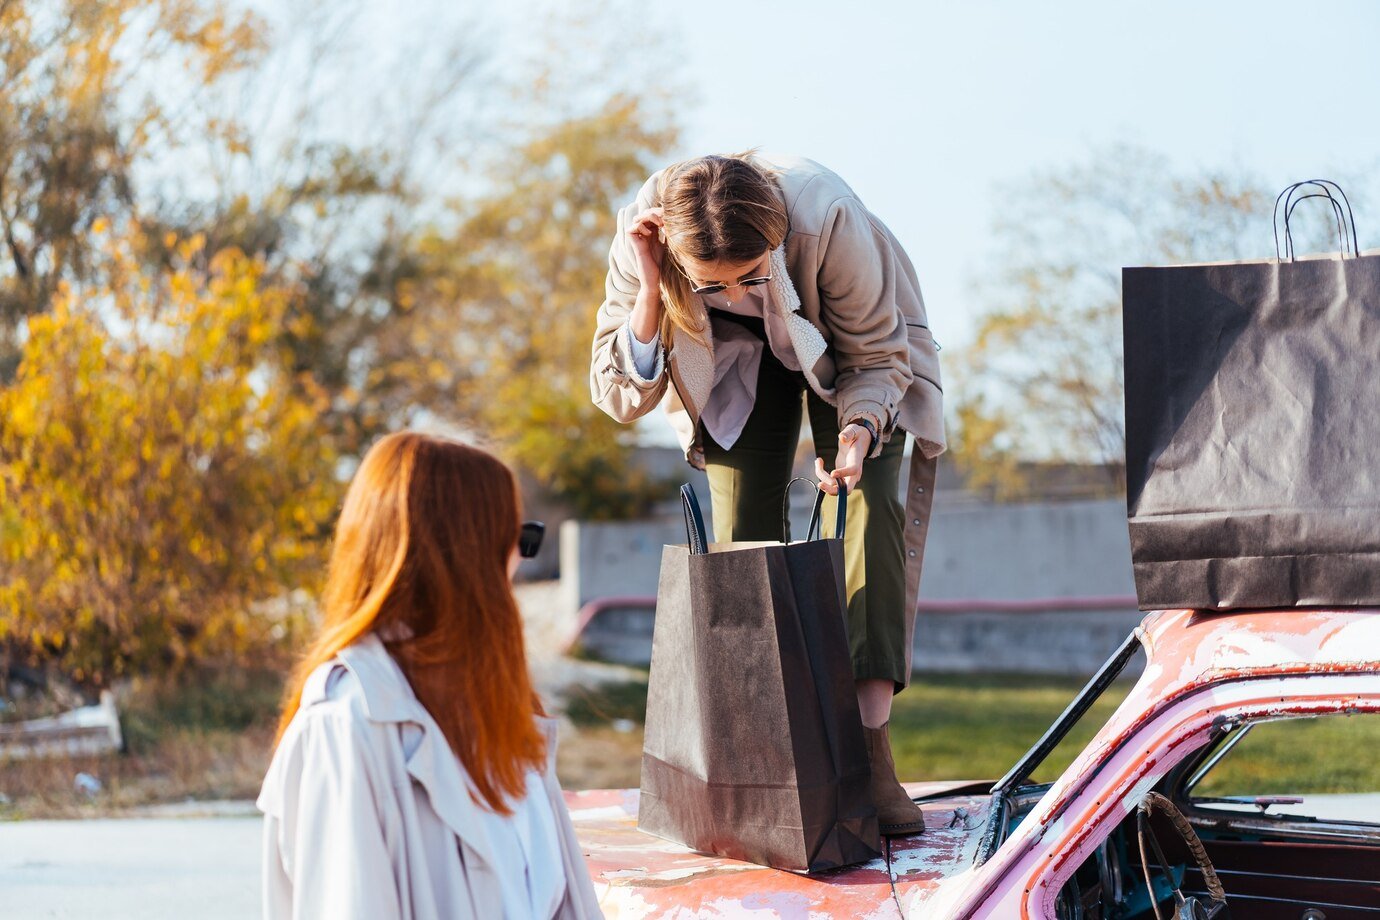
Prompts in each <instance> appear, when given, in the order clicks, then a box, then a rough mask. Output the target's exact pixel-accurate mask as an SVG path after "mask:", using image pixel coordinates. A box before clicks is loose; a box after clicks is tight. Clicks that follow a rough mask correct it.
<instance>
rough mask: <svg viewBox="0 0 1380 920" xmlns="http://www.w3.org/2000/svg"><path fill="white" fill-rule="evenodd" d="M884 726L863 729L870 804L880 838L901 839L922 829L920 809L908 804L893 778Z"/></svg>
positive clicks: (922, 817)
mask: <svg viewBox="0 0 1380 920" xmlns="http://www.w3.org/2000/svg"><path fill="white" fill-rule="evenodd" d="M890 724H891V723H890V722H888V723H886V724H885V725H883V726H882V727H881V728H868V727H867V726H863V734H864V736H866V738H867V759H868V760H870V761H871V762H872V785H871V789H872V801H873V802H874V803H875V804H876V806H877V823H878V824H879V825H880V826H881V830H882V836H883V837H904V836H907V835H909V834H918V833H920V832H921V831H923V830H924V829H925V815H924V813H923V812H921V811H920V806H919V805H916V804H915V803H914V802H912V801H911V800H910V796H909V795H907V794H906V790H904V789H902V788H901V781H900V780H898V779H897V778H896V764H895V763H894V762H893V761H892V759H891V737H890V735H889V733H888V732H887V726H888V725H890Z"/></svg>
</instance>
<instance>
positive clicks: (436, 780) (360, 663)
mask: <svg viewBox="0 0 1380 920" xmlns="http://www.w3.org/2000/svg"><path fill="white" fill-rule="evenodd" d="M335 663H336V664H338V665H343V666H344V667H345V668H346V669H347V670H349V672H350V673H351V674H352V675H354V678H355V680H356V681H357V682H358V684H359V688H360V695H361V697H362V700H363V705H364V712H365V715H366V716H367V717H368V718H369V720H370V721H371V722H380V723H407V724H404V725H403V726H402V728H401V732H402V737H403V738H407V737H408V735H409V734H410V733H416V732H420V737H414V738H413V739H412V740H413V741H415V744H414V745H407V744H405V745H404V747H405V749H406V747H409V746H410V747H411V753H410V754H406V759H407V772H408V775H410V776H411V777H412V778H413V779H414V780H415V781H416V782H417V783H419V784H420V785H421V786H422V788H424V789H425V790H426V793H427V799H428V801H429V803H430V805H431V808H432V810H434V811H435V812H436V815H437V816H438V817H439V818H440V819H441V820H442V821H443V822H444V823H445V825H446V826H447V827H448V828H450V830H451V832H452V833H454V834H455V836H456V837H458V838H460V839H461V840H463V841H464V842H465V844H466V846H468V847H469V849H470V850H472V851H473V852H474V853H475V854H476V855H477V856H479V857H480V858H481V859H483V860H484V861H485V862H488V863H489V864H490V865H491V866H492V865H493V856H492V852H493V851H492V847H491V846H490V845H489V837H488V833H487V831H486V830H485V823H484V821H483V820H482V818H483V816H482V815H481V814H480V807H481V806H480V805H479V804H478V803H477V802H476V801H475V798H474V795H473V791H472V789H471V786H470V781H469V776H468V775H467V774H466V773H465V768H464V767H463V766H462V765H461V763H460V761H459V759H458V758H457V757H456V756H455V753H454V751H452V750H451V747H450V744H449V742H447V741H446V737H445V735H444V734H443V733H442V732H441V727H440V726H439V725H438V724H436V720H435V719H433V718H432V717H431V714H430V713H429V712H427V710H426V707H425V706H423V705H422V703H421V701H420V700H418V699H417V696H416V694H415V693H413V692H412V686H411V684H409V683H408V681H407V675H405V674H404V673H403V670H402V668H401V667H400V666H399V665H398V663H397V661H395V660H394V658H393V656H392V655H390V654H389V653H388V650H387V649H386V648H384V645H383V642H382V641H381V640H380V639H379V637H378V636H376V635H374V634H373V633H367V634H366V635H364V636H362V637H360V638H359V639H357V640H356V641H355V642H354V643H353V644H351V645H348V646H346V647H345V648H343V649H341V650H340V651H339V652H337V653H336V661H335ZM330 671H331V668H330V667H323V668H318V669H317V672H316V673H314V674H313V675H312V676H311V678H309V679H308V681H307V685H306V686H305V687H304V688H303V691H302V702H303V705H304V706H305V705H308V704H309V703H310V702H312V701H314V700H315V699H320V698H322V697H324V696H325V690H326V680H327V678H328V677H329V673H330ZM318 675H319V679H318ZM313 682H316V684H315V685H313ZM534 718H535V719H536V722H537V727H538V728H539V729H540V730H541V732H542V734H543V735H544V737H545V738H546V772H547V775H548V776H550V775H552V773H553V771H554V770H555V762H556V727H557V722H556V720H555V719H550V718H545V717H541V716H537V717H534ZM548 785H549V784H548ZM494 868H495V869H497V867H494Z"/></svg>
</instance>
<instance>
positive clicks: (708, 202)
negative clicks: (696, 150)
mask: <svg viewBox="0 0 1380 920" xmlns="http://www.w3.org/2000/svg"><path fill="white" fill-rule="evenodd" d="M750 156H751V151H748V152H746V153H739V154H732V155H730V156H706V157H696V158H695V159H693V160H684V161H682V162H680V163H676V164H674V165H672V166H669V167H667V168H666V169H665V170H664V171H663V172H662V174H661V180H660V182H659V183H658V185H657V192H658V194H659V197H660V198H661V208H662V216H663V219H664V221H665V234H666V251H667V252H668V253H669V254H670V256H671V257H670V258H669V259H667V260H666V264H665V265H663V266H662V268H661V302H662V306H663V311H662V320H661V326H662V328H661V333H662V341H664V342H669V341H670V340H671V337H672V336H673V335H674V334H675V332H676V331H682V332H684V333H685V334H686V335H689V336H690V337H691V338H693V339H695V340H697V341H699V342H704V341H705V327H706V325H707V318H706V317H705V316H704V315H703V313H702V311H697V310H696V305H695V300H694V295H693V294H692V293H691V287H692V285H691V284H690V279H689V277H688V276H687V275H686V274H685V269H684V268H683V267H682V264H681V260H683V259H692V260H694V261H696V262H736V263H742V262H748V261H751V260H753V259H759V258H761V257H762V254H763V253H765V252H769V251H771V250H774V249H776V247H778V246H780V245H781V243H782V242H783V241H784V240H785V239H786V230H787V220H786V208H785V205H784V204H783V203H782V199H781V192H780V190H779V188H778V187H777V184H776V180H775V178H773V176H772V173H771V172H770V171H769V170H767V169H764V168H763V167H761V166H758V165H757V164H755V163H752V162H750V161H749V159H748V158H749V157H750Z"/></svg>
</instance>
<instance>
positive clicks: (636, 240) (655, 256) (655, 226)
mask: <svg viewBox="0 0 1380 920" xmlns="http://www.w3.org/2000/svg"><path fill="white" fill-rule="evenodd" d="M663 226H665V224H664V222H663V220H662V216H661V208H648V209H647V210H645V211H643V212H642V213H641V214H639V215H637V216H636V217H634V218H633V219H632V223H631V224H630V225H629V226H628V238H629V240H631V242H632V247H633V252H634V253H635V254H636V256H637V276H638V278H640V279H641V281H642V289H643V290H644V291H647V290H650V291H659V290H660V286H661V260H662V259H664V258H665V257H666V244H665V243H663V242H662V240H661V228H662V227H663Z"/></svg>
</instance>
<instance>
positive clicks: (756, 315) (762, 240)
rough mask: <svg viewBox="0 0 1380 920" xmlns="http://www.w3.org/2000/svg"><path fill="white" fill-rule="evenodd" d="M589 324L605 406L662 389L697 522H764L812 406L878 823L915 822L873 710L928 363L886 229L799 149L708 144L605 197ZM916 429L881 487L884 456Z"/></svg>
mask: <svg viewBox="0 0 1380 920" xmlns="http://www.w3.org/2000/svg"><path fill="white" fill-rule="evenodd" d="M605 295H606V296H605V300H604V304H603V306H601V307H600V308H599V314H598V319H597V329H596V331H595V336H594V348H593V360H592V362H591V366H590V387H591V391H592V395H593V398H594V402H595V403H596V404H597V405H599V406H600V407H601V408H602V409H603V410H604V411H605V412H607V413H608V414H609V415H611V416H612V417H613V418H615V419H617V420H619V421H620V422H632V421H634V420H636V419H638V418H640V417H642V416H643V415H646V414H647V413H648V412H650V411H652V409H653V408H654V407H656V406H657V405H663V406H664V407H665V410H666V412H667V414H668V416H669V418H670V421H671V423H672V426H673V427H674V428H675V430H676V432H677V434H678V435H679V437H680V442H681V446H682V447H683V448H684V450H685V455H686V459H687V460H688V461H689V462H690V464H691V465H692V466H695V467H697V468H700V469H705V470H706V471H707V472H708V475H709V484H710V492H711V501H712V506H713V516H714V530H715V537H716V539H718V540H719V541H721V542H727V541H734V540H773V539H780V538H781V534H780V526H781V523H780V522H781V503H782V493H783V490H784V489H785V488H786V485H787V483H788V481H789V480H790V477H791V467H792V463H793V460H794V456H795V449H796V444H797V441H798V439H799V437H800V423H801V417H802V408H803V411H804V412H805V413H808V415H809V418H810V428H811V432H812V434H813V437H814V446H815V451H816V454H817V458H816V462H815V472H816V474H817V475H818V477H819V479H820V488H821V489H823V490H825V491H826V492H829V493H830V494H831V495H833V494H837V491H838V490H837V486H836V485H835V480H836V479H838V480H842V481H843V482H844V483H845V484H846V485H847V486H848V488H849V493H850V494H849V510H848V519H849V523H850V525H852V524H853V522H854V521H857V522H858V524H859V525H861V526H850V527H849V528H848V531H847V534H846V536H845V540H844V557H845V566H846V572H847V582H848V584H847V594H848V620H849V622H848V631H849V641H850V646H851V653H852V659H853V671H854V677H855V678H856V681H857V690H858V703H859V710H860V712H861V715H862V720H863V726H864V728H865V729H866V735H867V739H868V751H869V754H870V755H871V759H872V792H873V798H874V800H875V801H876V803H877V807H878V812H879V817H880V821H881V825H882V831H883V833H884V834H888V835H892V836H895V835H900V834H910V833H917V832H919V831H920V830H922V829H923V827H924V822H923V819H922V817H921V813H920V809H919V808H918V807H917V806H916V805H915V803H914V802H912V801H911V800H910V798H909V797H908V796H907V795H906V793H905V791H904V790H903V789H902V788H901V786H900V784H899V782H898V781H897V779H896V772H895V767H894V765H893V761H892V756H891V749H890V742H889V736H888V733H887V725H888V721H889V719H890V714H891V701H892V697H893V695H894V694H895V693H897V692H899V691H900V690H902V689H903V688H904V687H905V686H906V685H907V683H908V682H909V680H910V661H911V644H912V638H913V633H914V625H915V605H916V600H917V592H918V589H919V583H920V565H921V561H922V559H923V553H924V546H925V535H926V531H927V529H928V526H929V516H930V503H931V498H932V495H931V493H932V491H933V485H934V475H935V459H934V458H935V457H937V456H938V455H939V454H940V453H941V452H942V451H943V450H944V446H945V444H944V426H943V410H942V404H941V390H940V382H939V360H938V352H937V348H936V345H935V343H934V338H933V337H932V336H931V334H930V330H929V323H928V320H927V319H926V315H925V307H924V302H923V301H922V300H921V297H920V286H919V283H918V282H917V280H916V277H915V270H914V268H912V266H911V263H910V260H909V258H908V257H907V256H906V254H905V252H904V251H903V250H902V248H901V245H900V243H898V242H897V240H896V238H895V237H894V236H893V235H892V234H891V231H889V230H888V229H887V228H886V226H885V225H883V224H882V222H881V221H880V220H878V219H877V217H875V216H874V215H873V214H872V213H871V212H870V211H868V209H867V208H866V207H865V206H864V205H863V203H862V202H861V201H860V200H859V199H858V197H857V196H856V195H854V194H853V191H852V190H851V189H850V188H849V187H848V186H847V185H846V184H845V183H844V181H843V180H842V179H841V178H839V177H838V176H837V175H835V174H834V173H832V172H830V171H829V170H827V169H825V168H824V167H823V166H820V165H819V164H818V163H815V162H813V161H811V160H806V159H801V158H797V157H782V156H768V155H764V154H757V153H749V154H741V155H737V156H706V157H699V158H696V159H692V160H687V161H685V162H682V163H678V164H676V165H674V166H670V167H668V168H666V169H664V170H662V171H660V172H658V173H656V174H655V175H653V176H652V177H651V178H650V179H648V180H647V182H646V184H645V185H643V187H642V189H641V191H640V192H638V194H637V198H636V200H635V201H633V202H632V203H631V204H629V205H628V206H627V207H625V208H623V209H622V210H621V211H620V212H619V214H618V230H617V233H616V235H615V237H614V240H613V245H612V247H611V249H610V252H609V273H608V279H607V281H606V285H605ZM907 433H909V434H910V435H911V436H912V437H913V439H914V448H913V450H912V459H911V464H910V474H909V480H908V482H907V484H906V491H905V496H906V500H905V502H904V503H903V502H902V501H901V500H900V498H899V491H900V471H901V465H902V455H903V450H904V446H905V441H906V434H907Z"/></svg>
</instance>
